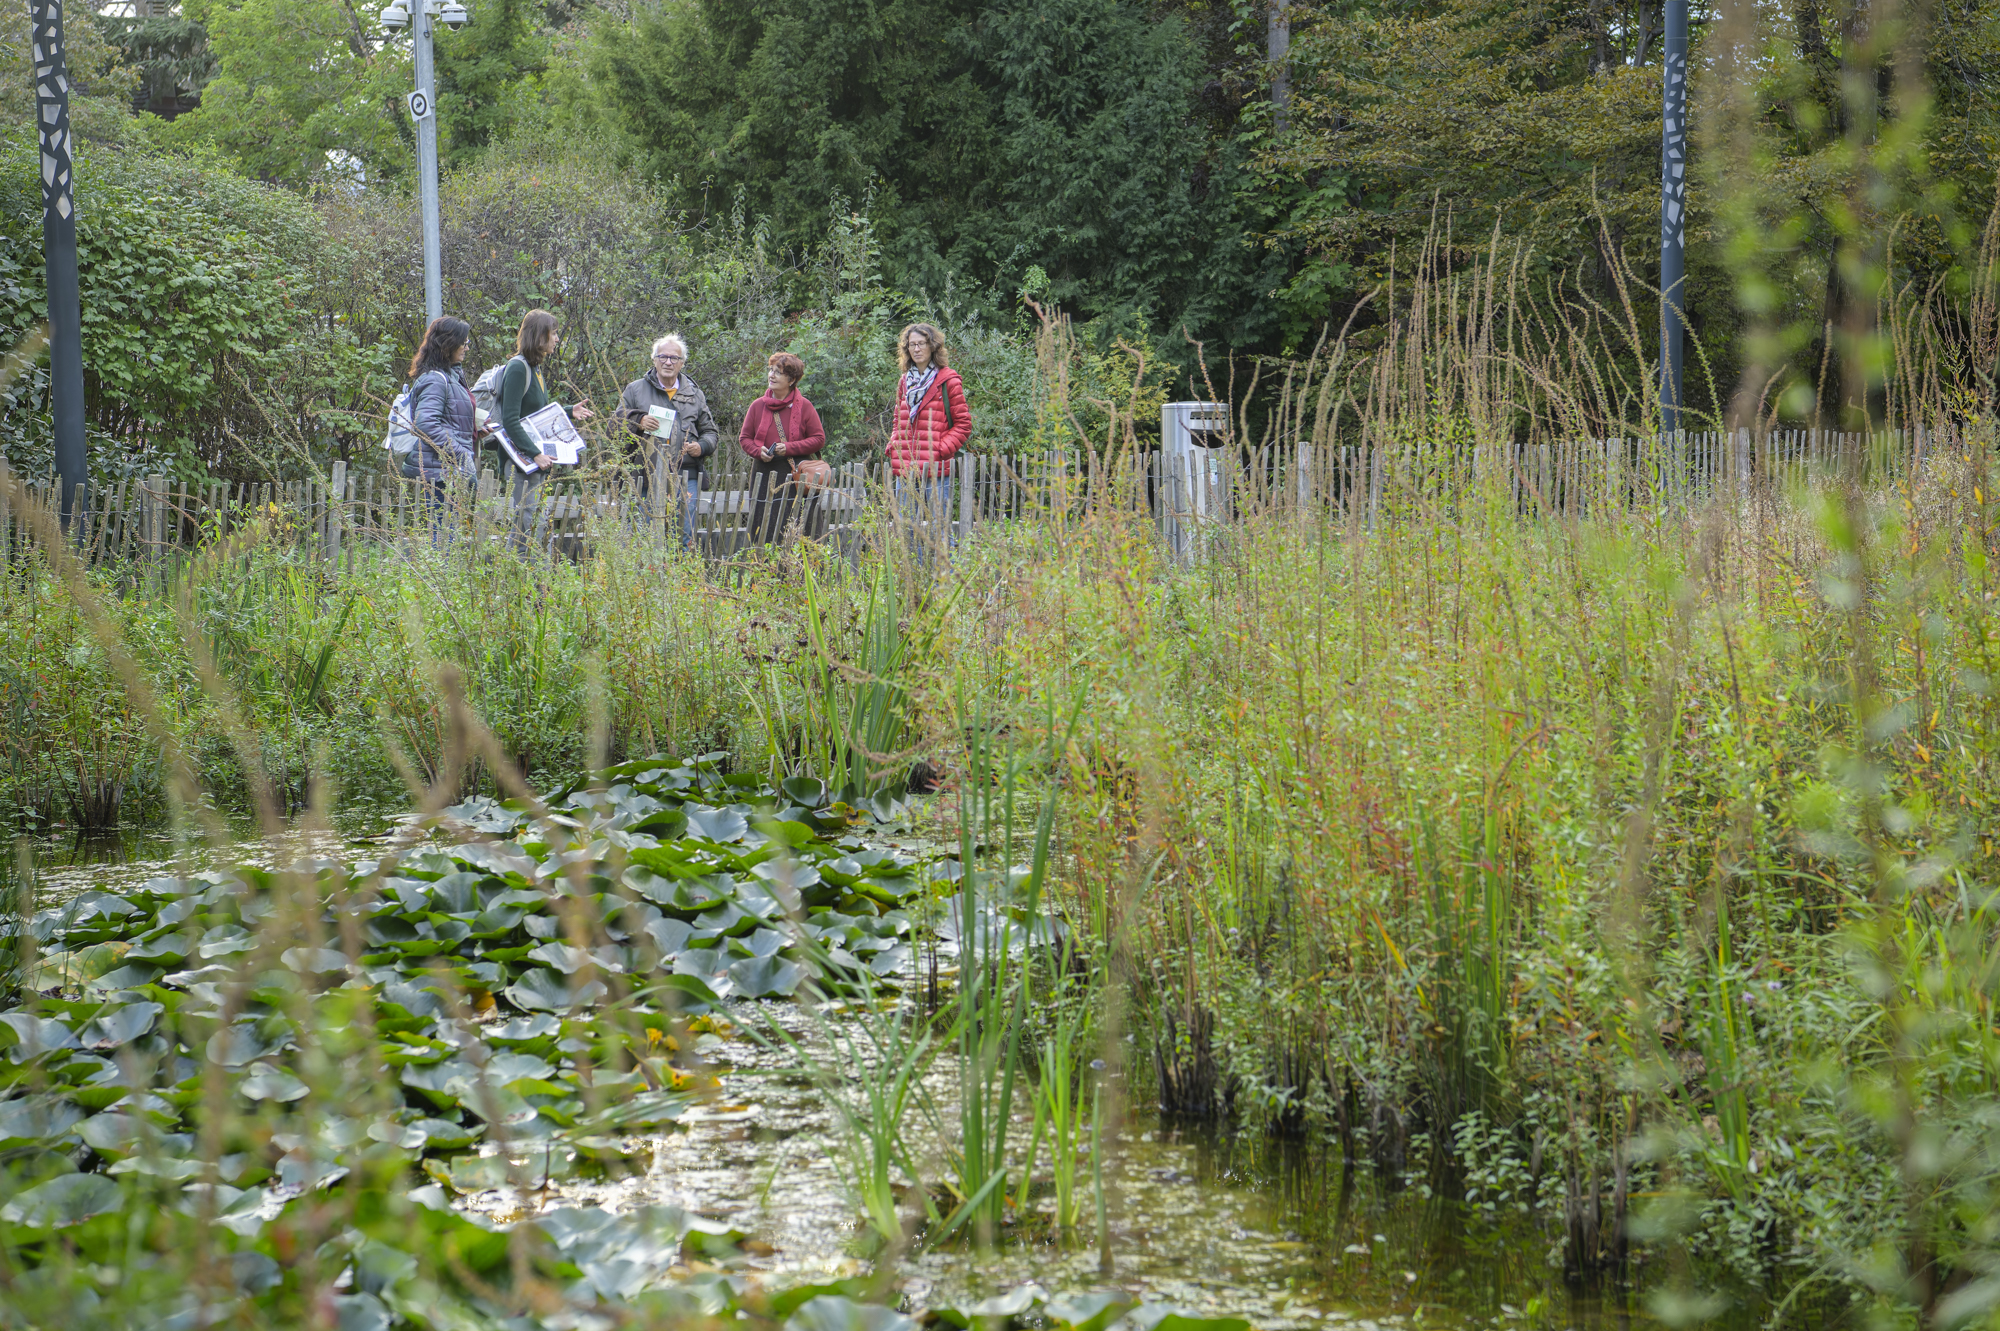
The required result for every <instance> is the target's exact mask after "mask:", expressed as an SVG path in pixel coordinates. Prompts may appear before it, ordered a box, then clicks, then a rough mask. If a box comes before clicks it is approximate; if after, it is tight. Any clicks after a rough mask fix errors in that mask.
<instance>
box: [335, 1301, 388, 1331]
mask: <svg viewBox="0 0 2000 1331" xmlns="http://www.w3.org/2000/svg"><path fill="white" fill-rule="evenodd" d="M333 1315H334V1321H335V1326H336V1331H389V1309H388V1306H387V1305H386V1304H384V1303H383V1302H382V1300H380V1299H378V1298H376V1297H375V1296H374V1295H373V1294H366V1293H364V1294H337V1295H335V1296H334V1299H333Z"/></svg>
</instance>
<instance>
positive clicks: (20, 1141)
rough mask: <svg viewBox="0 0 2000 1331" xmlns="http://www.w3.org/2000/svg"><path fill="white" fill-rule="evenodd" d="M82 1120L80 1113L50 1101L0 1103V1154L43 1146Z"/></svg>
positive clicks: (62, 1103)
mask: <svg viewBox="0 0 2000 1331" xmlns="http://www.w3.org/2000/svg"><path fill="white" fill-rule="evenodd" d="M82 1118H83V1111H82V1110H80V1109H78V1108H77V1107H76V1106H75V1105H73V1104H71V1103H70V1102H69V1101H67V1100H58V1099H55V1098H54V1097H44V1096H37V1097H35V1098H33V1099H28V1100H0V1150H11V1149H13V1148H14V1147H18V1146H33V1145H38V1144H42V1143H46V1142H47V1141H49V1139H50V1138H53V1137H60V1136H62V1135H63V1134H64V1133H66V1132H68V1131H69V1130H70V1129H71V1128H73V1127H75V1126H76V1125H77V1123H78V1122H79V1121H80V1120H81V1119H82ZM85 1140H86V1141H88V1140H89V1138H88V1137H87V1136H86V1137H85ZM92 1145H93V1146H94V1145H95V1143H92Z"/></svg>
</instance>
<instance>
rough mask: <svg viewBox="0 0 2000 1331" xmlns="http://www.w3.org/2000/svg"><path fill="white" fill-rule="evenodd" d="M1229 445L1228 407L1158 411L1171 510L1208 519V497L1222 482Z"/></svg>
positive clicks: (1180, 405)
mask: <svg viewBox="0 0 2000 1331" xmlns="http://www.w3.org/2000/svg"><path fill="white" fill-rule="evenodd" d="M1228 441H1229V407H1228V405H1227V404H1226V403H1222V402H1169V403H1167V404H1166V405H1165V406H1163V407H1161V408H1160V448H1161V453H1162V456H1163V457H1164V459H1165V461H1166V464H1167V482H1168V487H1167V488H1168V493H1169V494H1175V493H1176V491H1178V494H1177V495H1176V501H1175V503H1174V504H1173V507H1174V508H1176V509H1179V510H1180V511H1182V512H1185V513H1190V514H1192V515H1193V516H1195V517H1198V518H1200V517H1207V516H1208V510H1209V505H1210V496H1211V494H1212V493H1213V492H1214V491H1215V489H1216V487H1217V486H1218V485H1219V484H1220V483H1221V480H1222V454H1221V452H1220V451H1219V450H1220V449H1221V448H1222V446H1223V445H1224V444H1226V443H1227V442H1228Z"/></svg>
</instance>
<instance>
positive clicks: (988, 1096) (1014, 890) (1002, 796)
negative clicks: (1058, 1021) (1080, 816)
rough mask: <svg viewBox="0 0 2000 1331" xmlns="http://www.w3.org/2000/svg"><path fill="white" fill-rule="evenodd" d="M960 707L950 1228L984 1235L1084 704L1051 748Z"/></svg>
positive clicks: (1048, 928)
mask: <svg viewBox="0 0 2000 1331" xmlns="http://www.w3.org/2000/svg"><path fill="white" fill-rule="evenodd" d="M958 715H959V718H960V725H961V730H962V732H963V733H964V734H965V736H966V747H965V769H964V774H963V776H962V778H961V780H960V782H959V786H958V845H959V864H960V867H961V874H962V877H961V878H960V881H959V893H958V897H957V900H956V901H955V902H954V903H953V916H954V919H953V924H954V925H955V926H956V933H957V943H958V994H957V1001H956V1003H955V1004H954V1009H955V1010H954V1012H953V1017H952V1021H953V1026H952V1039H953V1043H954V1044H955V1046H956V1049H955V1052H956V1054H957V1062H958V1069H957V1070H958V1105H957V1110H958V1131H957V1134H956V1138H957V1139H956V1141H954V1142H951V1143H949V1145H948V1154H949V1158H950V1160H951V1164H952V1168H953V1173H954V1175H955V1183H954V1192H955V1194H956V1195H957V1197H958V1198H959V1204H958V1207H957V1209H956V1210H955V1211H954V1212H953V1213H952V1215H951V1216H950V1217H949V1218H948V1219H947V1220H946V1222H945V1226H944V1230H945V1232H946V1233H950V1232H951V1231H953V1230H955V1229H957V1228H958V1227H959V1226H960V1225H965V1224H970V1226H971V1228H972V1230H973V1233H974V1234H975V1236H976V1237H977V1238H978V1240H979V1241H980V1242H981V1243H991V1242H992V1240H993V1238H994V1236H995V1235H996V1234H997V1233H998V1232H999V1227H1000V1224H1001V1221H1002V1219H1003V1217H1004V1213H1005V1208H1006V1205H1007V1202H1008V1200H1009V1194H1008V1188H1007V1184H1008V1178H1009V1173H1010V1165H1011V1164H1013V1163H1015V1162H1016V1158H1015V1155H1014V1153H1013V1152H1012V1151H1011V1150H1010V1148H1009V1142H1008V1137H1009V1131H1010V1129H1011V1127H1012V1123H1013V1113H1014V1097H1015V1090H1016V1085H1017V1083H1018V1082H1019V1080H1020V1079H1021V1077H1022V1076H1023V1075H1024V1072H1025V1070H1026V1060H1025V1058H1024V1053H1025V1051H1026V1046H1027V1041H1028V1039H1029V1026H1030V1023H1029V1011H1030V1009H1029V995H1030V990H1031V988H1032V985H1033V982H1034V978H1035V961H1036V958H1037V956H1038V954H1040V953H1042V952H1044V951H1046V950H1047V949H1048V945H1049V944H1052V943H1053V942H1054V929H1053V927H1052V925H1051V923H1050V922H1049V921H1048V920H1047V919H1046V918H1044V914H1043V908H1044V900H1043V891H1044V887H1045V885H1046V883H1047V879H1048V875H1049V869H1050V840H1051V837H1052V835H1053V833H1054V830H1055V819H1056V808H1057V804H1058V797H1059V791H1058V789H1057V788H1056V786H1055V783H1054V782H1053V780H1048V779H1047V778H1048V777H1050V776H1052V775H1053V773H1054V772H1055V771H1056V769H1057V760H1058V757H1059V755H1061V754H1063V753H1064V752H1065V751H1066V750H1067V748H1068V744H1069V739H1070V737H1071V736H1072V735H1073V734H1074V732H1075V725H1076V714H1075V712H1072V713H1071V715H1070V716H1069V718H1067V720H1066V722H1065V723H1064V724H1062V725H1061V726H1060V727H1059V725H1058V720H1057V714H1056V712H1055V710H1054V709H1053V708H1051V709H1050V710H1049V712H1048V713H1047V716H1046V719H1045V721H1044V723H1043V735H1044V737H1045V745H1046V747H1045V748H1044V750H1043V751H1042V752H1040V753H1029V752H1023V751H1021V750H1019V749H1016V748H1002V747H1001V746H1000V745H999V744H998V743H997V742H996V739H995V737H994V735H993V733H992V729H993V728H992V726H991V723H990V721H989V719H988V718H989V714H988V713H987V712H986V711H985V709H984V708H983V707H982V706H980V705H979V704H978V703H976V702H971V701H969V700H968V698H967V696H966V694H965V693H964V692H961V693H960V695H959V709H958ZM1036 773H1040V774H1042V775H1043V776H1044V779H1045V793H1043V794H1042V795H1041V796H1040V798H1039V800H1036V799H1035V798H1034V797H1033V795H1032V794H1031V793H1030V792H1031V790H1032V786H1031V784H1030V780H1029V778H1030V777H1031V775H1033V774H1036ZM1037 806H1038V807H1037ZM1031 811H1032V816H1033V822H1032V824H1031V827H1032V832H1031V834H1029V835H1023V827H1022V819H1023V817H1024V816H1025V815H1028V814H1029V813H1030V812H1031ZM1024 852H1025V854H1024ZM1023 859H1025V861H1026V863H1025V865H1022V861H1023ZM1017 866H1021V867H1017ZM1027 1183H1028V1180H1027V1179H1026V1178H1021V1179H1020V1184H1021V1186H1020V1187H1019V1188H1018V1189H1017V1190H1016V1193H1015V1200H1016V1201H1018V1200H1019V1199H1020V1198H1021V1197H1024V1196H1025V1194H1026V1185H1027Z"/></svg>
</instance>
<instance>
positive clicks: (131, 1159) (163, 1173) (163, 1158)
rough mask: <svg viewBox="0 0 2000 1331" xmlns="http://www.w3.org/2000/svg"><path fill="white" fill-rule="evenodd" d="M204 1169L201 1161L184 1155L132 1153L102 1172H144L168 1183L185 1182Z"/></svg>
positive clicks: (123, 1173)
mask: <svg viewBox="0 0 2000 1331" xmlns="http://www.w3.org/2000/svg"><path fill="white" fill-rule="evenodd" d="M206 1169H207V1166H206V1165H204V1164H202V1162H201V1161H199V1160H194V1159H190V1158H189V1157H187V1156H184V1155H183V1156H172V1155H132V1156H127V1157H126V1158H125V1159H123V1160H120V1161H119V1162H118V1163H117V1164H115V1165H113V1166H111V1168H109V1169H107V1170H105V1171H104V1172H105V1173H107V1174H111V1175H114V1176H122V1175H125V1174H144V1175H146V1176H147V1177H148V1178H158V1179H165V1180H167V1181H168V1182H169V1183H185V1182H187V1181H188V1180H189V1179H192V1178H198V1177H200V1175H201V1174H202V1173H203V1172H204V1171H206Z"/></svg>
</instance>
